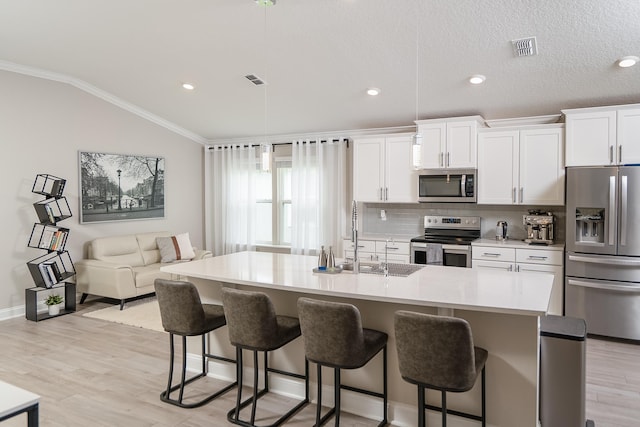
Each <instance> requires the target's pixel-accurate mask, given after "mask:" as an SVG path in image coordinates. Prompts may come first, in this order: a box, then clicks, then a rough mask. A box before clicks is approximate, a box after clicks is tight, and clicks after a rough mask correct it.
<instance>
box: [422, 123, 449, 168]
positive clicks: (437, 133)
mask: <svg viewBox="0 0 640 427" xmlns="http://www.w3.org/2000/svg"><path fill="white" fill-rule="evenodd" d="M418 132H420V135H422V149H421V157H422V168H423V169H439V168H443V167H444V151H445V145H446V135H447V127H446V125H445V123H444V122H442V123H429V124H422V125H419V126H418Z"/></svg>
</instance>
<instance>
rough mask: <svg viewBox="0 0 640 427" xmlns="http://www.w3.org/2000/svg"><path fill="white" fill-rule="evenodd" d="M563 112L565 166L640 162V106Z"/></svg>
mask: <svg viewBox="0 0 640 427" xmlns="http://www.w3.org/2000/svg"><path fill="white" fill-rule="evenodd" d="M563 113H564V114H565V116H566V120H565V122H566V134H567V138H566V139H567V141H566V157H567V161H566V164H567V166H607V165H618V164H632V163H640V133H639V132H640V104H635V105H627V106H612V107H596V108H582V109H575V110H563Z"/></svg>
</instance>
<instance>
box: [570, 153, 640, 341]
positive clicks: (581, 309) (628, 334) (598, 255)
mask: <svg viewBox="0 0 640 427" xmlns="http://www.w3.org/2000/svg"><path fill="white" fill-rule="evenodd" d="M638 206H640V166H607V167H574V168H567V241H566V248H567V253H566V273H565V314H566V315H567V316H571V317H578V318H583V319H585V320H586V321H587V332H588V333H589V334H596V335H603V336H609V337H615V338H624V339H631V340H640V209H638Z"/></svg>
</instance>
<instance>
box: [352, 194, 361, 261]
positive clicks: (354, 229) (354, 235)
mask: <svg viewBox="0 0 640 427" xmlns="http://www.w3.org/2000/svg"><path fill="white" fill-rule="evenodd" d="M351 242H352V243H353V273H354V274H358V273H360V259H359V258H358V203H357V202H356V201H355V200H354V201H353V203H352V204H351Z"/></svg>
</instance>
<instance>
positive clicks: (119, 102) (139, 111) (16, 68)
mask: <svg viewBox="0 0 640 427" xmlns="http://www.w3.org/2000/svg"><path fill="white" fill-rule="evenodd" d="M0 70H4V71H10V72H12V73H18V74H24V75H26V76H31V77H37V78H40V79H45V80H51V81H54V82H59V83H66V84H68V85H71V86H74V87H76V88H78V89H80V90H82V91H84V92H87V93H89V94H91V95H93V96H95V97H97V98H100V99H102V100H103V101H106V102H109V103H111V104H113V105H115V106H117V107H120V108H122V109H123V110H125V111H128V112H130V113H132V114H135V115H137V116H139V117H142V118H143V119H145V120H148V121H150V122H152V123H155V124H157V125H158V126H162V127H163V128H165V129H168V130H170V131H171V132H174V133H176V134H178V135H181V136H183V137H185V138H187V139H190V140H192V141H194V142H197V143H199V144H202V145H205V144H207V143H208V140H207V139H206V138H204V137H202V136H200V135H198V134H196V133H194V132H191V131H189V130H187V129H185V128H183V127H180V126H178V125H176V124H175V123H172V122H170V121H168V120H165V119H163V118H162V117H159V116H156V115H155V114H153V113H150V112H149V111H147V110H145V109H143V108H140V107H138V106H137V105H134V104H132V103H130V102H128V101H125V100H124V99H122V98H118V97H117V96H115V95H113V94H111V93H109V92H107V91H104V90H102V89H100V88H98V87H96V86H93V85H92V84H89V83H87V82H86V81H84V80H80V79H77V78H75V77H71V76H68V75H66V74H61V73H55V72H53V71H47V70H43V69H41V68H36V67H30V66H27V65H21V64H16V63H15V62H10V61H4V60H0Z"/></svg>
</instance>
